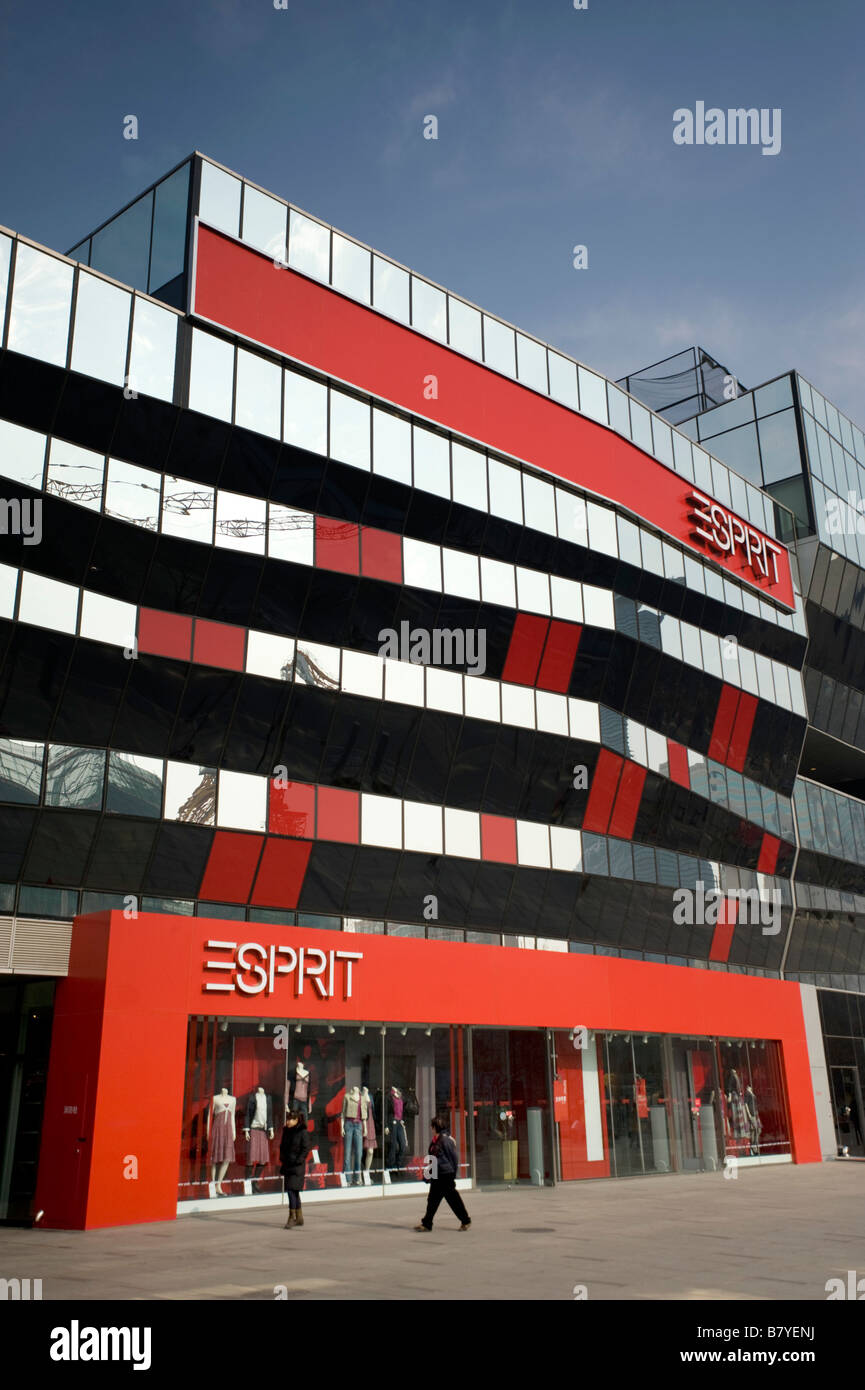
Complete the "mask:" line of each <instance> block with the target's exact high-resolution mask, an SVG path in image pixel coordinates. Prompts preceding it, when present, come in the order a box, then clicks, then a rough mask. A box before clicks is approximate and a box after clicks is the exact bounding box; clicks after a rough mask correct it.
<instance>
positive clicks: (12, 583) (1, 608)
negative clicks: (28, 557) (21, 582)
mask: <svg viewBox="0 0 865 1390" xmlns="http://www.w3.org/2000/svg"><path fill="white" fill-rule="evenodd" d="M17 598H18V571H17V570H16V569H13V567H12V566H11V565H0V618H14V616H15V603H16V600H17Z"/></svg>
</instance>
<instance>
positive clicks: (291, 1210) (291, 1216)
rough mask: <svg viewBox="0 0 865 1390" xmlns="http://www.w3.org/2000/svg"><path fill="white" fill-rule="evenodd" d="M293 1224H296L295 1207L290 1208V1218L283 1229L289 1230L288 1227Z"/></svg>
mask: <svg viewBox="0 0 865 1390" xmlns="http://www.w3.org/2000/svg"><path fill="white" fill-rule="evenodd" d="M293 1225H294V1208H293V1207H289V1209H288V1220H287V1221H286V1223H285V1226H284V1228H283V1229H284V1230H286V1231H287V1230H288V1228H289V1226H293Z"/></svg>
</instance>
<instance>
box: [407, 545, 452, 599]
mask: <svg viewBox="0 0 865 1390" xmlns="http://www.w3.org/2000/svg"><path fill="white" fill-rule="evenodd" d="M402 563H403V582H404V583H406V584H411V585H413V586H414V587H415V588H418V589H436V590H438V591H439V592H441V587H442V559H441V550H440V549H439V547H438V546H437V545H428V544H427V543H426V541H415V540H411V539H410V538H409V537H408V536H404V537H403V543H402Z"/></svg>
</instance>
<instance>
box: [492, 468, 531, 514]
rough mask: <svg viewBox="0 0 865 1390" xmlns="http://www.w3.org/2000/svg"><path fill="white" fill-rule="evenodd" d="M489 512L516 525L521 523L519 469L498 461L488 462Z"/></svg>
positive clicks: (521, 491)
mask: <svg viewBox="0 0 865 1390" xmlns="http://www.w3.org/2000/svg"><path fill="white" fill-rule="evenodd" d="M489 478H490V511H491V512H492V514H493V515H494V516H503V517H505V518H507V520H508V521H515V522H517V523H518V525H520V526H521V525H522V522H523V489H522V482H521V475H520V472H519V469H517V468H511V467H510V466H509V465H508V464H506V463H500V462H499V460H498V459H494V458H491V459H490V460H489Z"/></svg>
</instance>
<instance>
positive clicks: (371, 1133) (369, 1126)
mask: <svg viewBox="0 0 865 1390" xmlns="http://www.w3.org/2000/svg"><path fill="white" fill-rule="evenodd" d="M360 1096H361V1101H362V1102H363V1101H366V1119H363V1118H362V1119H361V1134H362V1137H363V1180H364V1183H366V1184H367V1185H368V1184H369V1182H370V1176H369V1170H370V1168H371V1167H372V1156H373V1154H374V1152H375V1146H376V1137H375V1109H374V1106H373V1103H372V1096H371V1095H370V1093H369V1089H368V1087H366V1086H363V1087H362V1088H361V1093H360ZM361 1110H363V1105H361Z"/></svg>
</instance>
